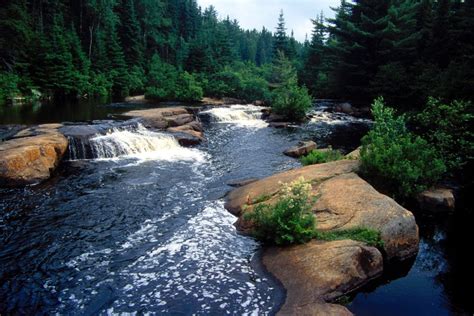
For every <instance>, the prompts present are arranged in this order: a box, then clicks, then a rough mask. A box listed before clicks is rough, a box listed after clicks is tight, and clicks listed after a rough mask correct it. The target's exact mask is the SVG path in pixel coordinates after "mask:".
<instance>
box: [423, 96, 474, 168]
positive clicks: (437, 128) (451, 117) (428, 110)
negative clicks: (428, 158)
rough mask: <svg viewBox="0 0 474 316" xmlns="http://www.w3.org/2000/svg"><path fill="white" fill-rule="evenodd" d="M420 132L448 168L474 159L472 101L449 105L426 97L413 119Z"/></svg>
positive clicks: (455, 102) (457, 166)
mask: <svg viewBox="0 0 474 316" xmlns="http://www.w3.org/2000/svg"><path fill="white" fill-rule="evenodd" d="M414 121H415V123H416V125H417V126H418V127H419V130H418V131H419V132H420V133H421V134H422V135H423V137H425V138H426V139H427V140H428V141H429V142H430V143H431V144H432V145H433V146H434V147H435V148H436V149H437V151H438V152H439V153H440V154H441V157H442V158H443V160H444V162H445V164H446V166H447V167H448V168H450V169H458V168H461V167H463V166H464V165H465V164H466V163H467V162H468V161H469V160H472V159H473V155H474V154H473V153H474V133H473V132H472V126H473V125H474V122H473V121H474V108H473V104H472V102H467V101H466V102H465V101H452V102H451V103H450V104H446V103H443V102H441V100H439V99H435V98H429V100H428V103H427V105H426V107H425V108H424V110H423V111H422V112H421V113H419V114H418V115H416V117H415V118H414Z"/></svg>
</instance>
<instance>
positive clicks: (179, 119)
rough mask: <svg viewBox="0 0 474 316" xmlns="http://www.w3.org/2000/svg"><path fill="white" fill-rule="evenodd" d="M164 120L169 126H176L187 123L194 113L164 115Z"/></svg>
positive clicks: (191, 119)
mask: <svg viewBox="0 0 474 316" xmlns="http://www.w3.org/2000/svg"><path fill="white" fill-rule="evenodd" d="M164 119H165V121H166V122H167V123H168V126H169V127H176V126H181V125H184V124H187V123H190V122H192V121H194V115H192V114H189V113H186V114H178V115H173V116H166V117H164Z"/></svg>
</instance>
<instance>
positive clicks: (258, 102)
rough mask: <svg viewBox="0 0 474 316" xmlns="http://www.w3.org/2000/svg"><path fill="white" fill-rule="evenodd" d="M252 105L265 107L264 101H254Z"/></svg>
mask: <svg viewBox="0 0 474 316" xmlns="http://www.w3.org/2000/svg"><path fill="white" fill-rule="evenodd" d="M252 104H253V105H256V106H265V101H262V100H256V101H253V103H252Z"/></svg>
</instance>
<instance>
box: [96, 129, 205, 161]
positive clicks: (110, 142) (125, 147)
mask: <svg viewBox="0 0 474 316" xmlns="http://www.w3.org/2000/svg"><path fill="white" fill-rule="evenodd" d="M90 144H91V147H92V151H93V153H94V157H96V158H98V159H115V158H122V157H124V158H137V159H141V160H164V161H176V160H186V161H197V162H203V161H205V155H204V153H203V152H201V151H199V150H197V149H191V148H184V147H181V146H180V145H179V143H178V141H177V140H176V139H175V138H174V137H173V136H170V135H167V134H164V133H157V132H152V131H150V130H148V129H146V128H145V127H144V126H143V125H138V127H137V128H136V129H135V130H120V129H117V128H114V129H112V130H111V131H110V132H109V133H107V134H106V135H97V136H95V137H93V138H91V139H90Z"/></svg>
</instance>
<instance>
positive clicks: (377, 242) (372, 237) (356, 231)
mask: <svg viewBox="0 0 474 316" xmlns="http://www.w3.org/2000/svg"><path fill="white" fill-rule="evenodd" d="M316 239H320V240H327V241H332V240H344V239H351V240H356V241H362V242H364V243H366V244H367V245H369V246H373V247H378V248H382V247H383V245H384V242H383V240H382V238H381V236H380V232H379V231H376V230H373V229H368V228H351V229H345V230H338V231H331V232H319V231H318V232H317V233H316Z"/></svg>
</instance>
